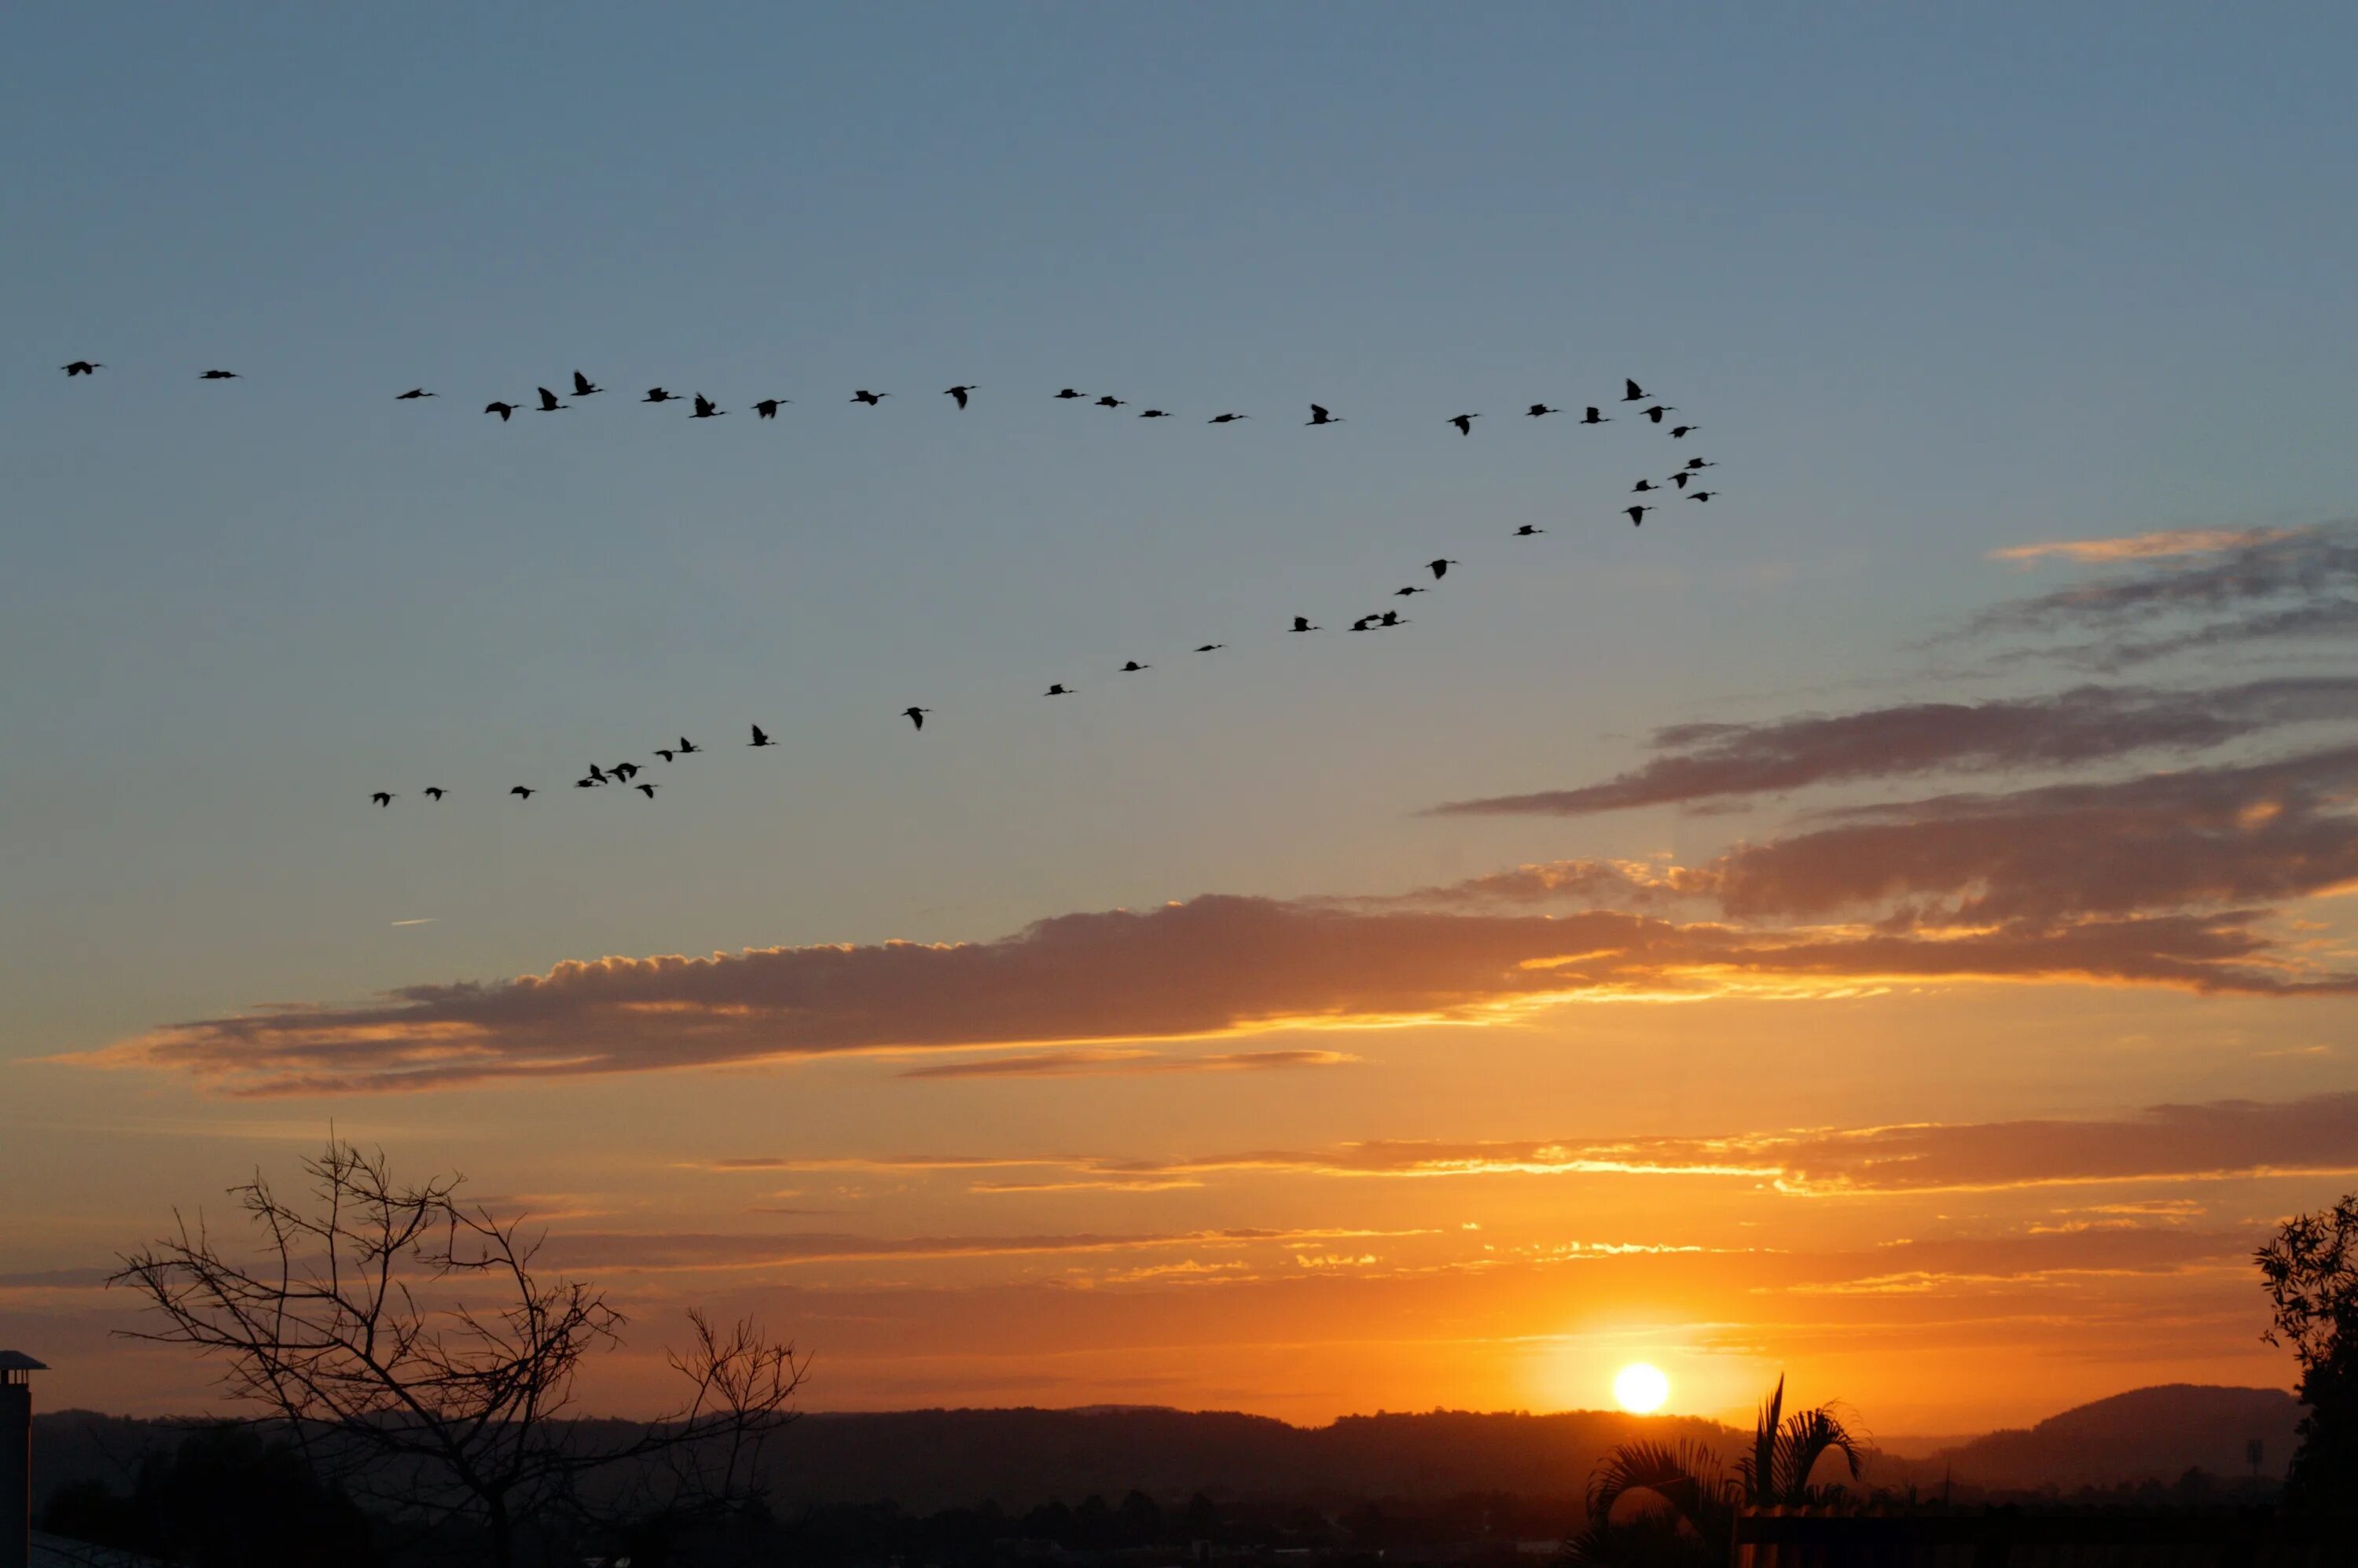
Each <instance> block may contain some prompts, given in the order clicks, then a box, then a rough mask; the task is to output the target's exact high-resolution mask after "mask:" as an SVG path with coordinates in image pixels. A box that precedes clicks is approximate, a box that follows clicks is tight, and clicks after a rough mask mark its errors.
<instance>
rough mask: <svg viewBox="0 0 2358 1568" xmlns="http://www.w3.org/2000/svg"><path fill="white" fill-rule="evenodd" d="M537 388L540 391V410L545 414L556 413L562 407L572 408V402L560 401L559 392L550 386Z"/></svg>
mask: <svg viewBox="0 0 2358 1568" xmlns="http://www.w3.org/2000/svg"><path fill="white" fill-rule="evenodd" d="M537 390H538V392H539V393H540V411H541V412H542V413H543V414H554V413H556V412H557V410H558V409H560V408H570V407H572V406H573V405H571V404H570V403H559V402H558V401H557V394H555V393H553V392H551V391H549V390H548V388H546V387H545V386H544V387H540V388H538V389H537Z"/></svg>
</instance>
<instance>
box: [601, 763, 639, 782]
mask: <svg viewBox="0 0 2358 1568" xmlns="http://www.w3.org/2000/svg"><path fill="white" fill-rule="evenodd" d="M606 771H607V772H608V773H611V774H613V775H614V776H615V777H616V778H618V779H620V780H622V782H623V783H624V784H628V783H630V782H631V781H632V780H633V779H634V778H636V777H638V776H639V764H638V763H636V762H616V763H615V764H614V765H613V766H612V767H611V768H608V769H607V770H606Z"/></svg>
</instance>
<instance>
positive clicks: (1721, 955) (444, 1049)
mask: <svg viewBox="0 0 2358 1568" xmlns="http://www.w3.org/2000/svg"><path fill="white" fill-rule="evenodd" d="M1933 804H1934V807H1935V808H1936V809H1937V808H1938V807H1939V803H1933ZM2282 816H2283V817H2284V819H2286V820H2287V821H2293V820H2294V819H2295V817H2296V813H2295V812H2293V811H2291V810H2287V811H2285V812H2284V813H2283V814H2282ZM1958 820H1959V821H1960V822H1961V824H1963V827H1962V828H1961V832H1960V837H1961V838H1963V840H1964V841H1965V842H1966V843H1968V844H1977V845H1980V846H1981V852H1980V855H1979V857H1978V858H1976V856H1975V855H1974V854H1971V853H1967V852H1964V851H1963V850H1960V851H1956V852H1954V853H1946V852H1945V851H1942V849H1941V846H1940V844H1939V842H1938V840H1937V836H1936V837H1935V841H1934V842H1933V843H1932V844H1930V845H1927V846H1924V847H1922V848H1920V849H1918V851H1917V853H1918V854H1919V855H1920V858H1921V859H1922V860H1923V862H1924V863H1921V864H1919V865H1916V866H1912V867H1906V868H1902V869H1899V870H1895V869H1894V868H1893V867H1891V866H1890V865H1888V864H1886V863H1884V862H1881V861H1879V860H1855V859H1854V858H1852V856H1851V854H1850V852H1849V851H1850V847H1849V845H1848V844H1847V842H1846V840H1844V838H1843V835H1845V834H1847V835H1852V836H1864V837H1866V838H1869V839H1876V836H1877V835H1878V834H1881V835H1884V838H1882V839H1876V843H1877V845H1878V846H1880V848H1878V849H1877V852H1878V853H1879V852H1881V849H1888V848H1891V847H1894V846H1904V838H1905V829H1906V828H1908V827H1909V826H1911V825H1908V824H1899V825H1886V824H1861V825H1858V826H1856V827H1846V828H1840V829H1834V830H1831V831H1830V832H1829V833H1828V834H1826V835H1822V836H1821V838H1822V839H1823V840H1824V842H1823V845H1822V847H1821V848H1822V852H1820V853H1817V854H1814V855H1784V854H1779V853H1776V851H1779V850H1781V849H1784V848H1785V847H1784V846H1767V847H1764V848H1763V849H1761V850H1758V851H1749V850H1747V851H1744V852H1743V855H1742V856H1741V857H1731V858H1730V860H1728V861H1727V862H1725V863H1724V864H1723V865H1722V866H1721V867H1720V868H1718V869H1717V870H1716V871H1714V876H1715V877H1716V878H1717V879H1718V887H1719V892H1718V896H1719V897H1721V898H1722V899H1723V900H1724V901H1725V902H1726V903H1728V904H1729V905H1730V906H1731V907H1740V908H1743V909H1745V910H1747V912H1758V913H1769V912H1775V911H1779V910H1797V909H1804V908H1822V907H1827V906H1830V905H1833V904H1835V903H1840V902H1842V901H1844V900H1845V899H1853V898H1866V897H1873V896H1876V895H1877V894H1882V893H1889V892H1899V891H1907V890H1909V889H1916V890H1925V889H1930V888H1931V887H1933V886H1935V885H1940V886H1944V887H1947V888H1950V889H1952V890H1956V889H1963V887H1965V886H1967V885H1969V884H1971V883H1972V882H1973V881H1974V879H1976V878H1978V877H1979V876H1981V875H1982V874H1984V872H1985V871H1991V872H1995V871H2020V872H2021V874H2023V875H2024V876H2025V877H2027V878H2028V879H2030V880H2031V881H2032V882H2033V883H2034V892H2036V893H2037V896H2034V897H2030V898H2028V899H2027V900H2026V899H2017V900H2015V901H2013V902H2014V903H2017V904H2020V905H2022V906H2023V907H2024V908H2026V909H2027V910H2031V911H2037V910H2051V909H2054V908H2059V907H2063V906H2067V905H2068V906H2077V907H2089V908H2093V907H2098V906H2109V905H2111V904H2114V903H2118V902H2119V899H2118V898H2117V897H2115V896H2113V894H2112V893H2107V894H2105V896H2104V897H2101V898H2098V897H2092V896H2090V892H2104V889H2103V888H2102V887H2098V888H2096V889H2093V890H2082V892H2081V893H2080V894H2078V895H2077V896H2076V897H2066V896H2064V894H2065V893H2066V892H2068V891H2069V889H2068V887H2067V885H2066V883H2067V882H2068V873H2059V872H2058V871H2056V869H2055V868H2054V867H2052V866H2050V865H2048V864H2046V863H2044V862H2043V861H2041V860H2039V857H2038V856H2037V855H2036V854H2035V853H2034V852H2033V849H2032V848H2030V847H2026V846H2023V845H2019V844H2015V843H2012V842H2010V841H2007V840H2006V839H2005V838H2003V836H2002V835H2000V834H1998V832H1997V831H1996V829H1995V828H1993V827H1989V826H1988V825H1987V824H1986V823H1985V824H1983V825H1982V827H1981V828H1980V830H1979V831H1975V829H1974V822H1973V819H1972V818H1970V817H1968V816H1963V814H1962V813H1959V814H1958ZM2031 820H2032V821H2033V823H2034V824H2035V822H2036V821H2037V820H2038V819H2037V818H2036V817H2033V818H2031ZM2301 821H2302V822H2304V823H2305V822H2306V816H2305V815H2304V816H2302V817H2301ZM1914 826H1917V827H1920V826H1921V825H1914ZM2313 830H2314V831H2315V832H2316V833H2317V834H2319V835H2320V836H2322V835H2323V832H2324V829H2323V827H2321V826H2318V827H2315V828H2314V829H2313ZM2293 831H2294V829H2293V828H2288V829H2285V830H2283V831H2282V832H2281V833H2279V832H2275V831H2272V830H2271V829H2270V828H2269V827H2267V826H2266V825H2259V826H2258V827H2255V829H2254V833H2255V836H2256V837H2257V838H2258V839H2259V840H2260V842H2259V843H2258V844H2257V845H2256V846H2254V847H2253V848H2255V850H2257V851H2261V853H2258V854H2257V856H2256V859H2257V860H2259V861H2260V862H2261V863H2259V864H2255V865H2254V866H2251V867H2246V868H2244V874H2243V875H2242V876H2240V877H2238V876H2236V875H2233V874H2231V873H2232V872H2234V871H2235V869H2236V865H2237V862H2236V861H2235V860H2234V855H2233V854H2231V853H2229V852H2228V851H2227V850H2226V849H2222V850H2221V851H2220V852H2219V853H2218V854H2216V855H2214V856H2212V857H2211V858H2210V859H2209V860H2203V859H2201V858H2200V857H2198V858H2197V860H2196V862H2195V863H2194V864H2192V865H2189V866H2172V865H2167V864H2161V863H2158V862H2157V861H2156V860H2155V859H2154V850H2155V848H2156V846H2155V844H2154V843H2153V842H2151V841H2150V840H2149V841H2148V842H2147V844H2145V845H2144V846H2142V847H2141V849H2139V850H2138V851H2137V853H2138V854H2141V855H2142V856H2143V859H2136V858H2135V857H2134V856H2133V855H2132V853H2131V850H2130V849H2129V848H2127V847H2124V848H2123V849H2121V850H2120V852H2119V853H2120V858H2121V860H2122V861H2123V863H2122V864H2120V865H2118V866H2112V865H2109V864H2106V863H2104V860H2105V857H2104V854H2103V849H2104V847H2103V846H2088V845H2082V846H2079V847H2078V859H2077V860H2071V861H2070V862H2069V863H2070V864H2071V865H2072V866H2074V867H2076V869H2077V871H2078V872H2079V873H2080V874H2082V875H2084V876H2086V877H2090V878H2098V879H2099V880H2101V878H2100V873H2104V872H2107V871H2109V872H2110V873H2111V875H2112V879H2113V881H2115V883H2117V884H2119V886H2117V887H2115V889H2114V890H2113V892H2114V893H2118V892H2123V891H2125V888H2126V887H2127V886H2128V885H2130V884H2139V885H2144V884H2150V885H2152V886H2154V887H2158V888H2160V889H2163V890H2164V891H2168V890H2172V889H2180V888H2192V887H2194V886H2195V885H2196V884H2197V883H2198V882H2199V883H2200V884H2201V886H2202V887H2204V888H2212V889H2223V888H2226V887H2229V886H2234V885H2240V883H2241V882H2242V881H2273V882H2275V883H2276V884H2277V885H2281V886H2283V887H2286V888H2294V887H2299V886H2303V885H2308V884H2309V883H2312V882H2315V881H2318V880H2319V878H2318V876H2317V875H2316V874H2315V872H2314V871H2313V870H2311V869H2307V868H2304V867H2300V866H2295V865H2291V864H2288V863H2280V861H2281V857H2282V856H2283V855H2287V854H2289V853H2290V852H2291V851H2292V848H2293V846H2292V845H2291V844H2289V843H2286V844H2282V845H2279V844H2277V838H2283V837H2286V836H2287V835H2289V834H2290V833H2292V832H2293ZM2345 831H2346V829H2345ZM2178 847H2179V846H2177V845H2175V844H2171V843H2163V844H2162V845H2160V848H2161V849H2165V850H2169V849H2176V848H2178ZM2071 848H2072V847H2071V846H2070V845H2068V844H2062V843H2058V844H2057V845H2055V846H2054V849H2055V852H2056V853H2057V854H2059V855H2065V856H2066V857H2067V859H2068V856H2069V851H2070V850H2071ZM2271 848H2273V849H2276V850H2277V855H2278V857H2279V861H2278V862H2275V863H2274V869H2275V873H2276V874H2275V875H2274V876H2273V878H2263V877H2261V876H2260V875H2259V872H2260V871H2262V870H2264V869H2266V865H2267V864H2270V863H2272V862H2269V861H2268V860H2267V856H2266V853H2265V851H2266V850H2267V849H2271ZM1764 857H1765V859H1764ZM1936 861H1937V863H1935V862H1936ZM2091 861H2093V862H2096V863H2086V862H2091ZM1997 900H1998V894H1997V892H1995V891H1993V892H1989V893H1988V894H1986V895H1985V897H1983V898H1982V899H1980V900H1979V901H1968V903H1974V902H1979V903H1984V904H1988V905H1992V906H1993V907H1992V908H1991V909H1989V910H1987V911H1985V912H1984V913H1983V914H1977V915H1976V916H1975V918H1977V919H1981V920H1982V921H1983V924H1982V925H1980V926H1979V927H1978V928H1975V929H1969V930H1958V929H1938V930H1936V929H1934V928H1933V923H1932V921H1931V919H1930V918H1929V917H1927V916H1924V915H1921V914H1919V915H1916V916H1913V917H1911V918H1910V920H1909V922H1908V928H1901V927H1898V926H1887V927H1886V928H1882V929H1871V928H1869V929H1862V928H1857V927H1854V926H1848V925H1844V926H1836V927H1832V928H1818V927H1799V928H1790V929H1781V930H1776V929H1772V930H1760V929H1750V928H1746V927H1741V926H1735V925H1726V924H1725V923H1712V922H1690V923H1683V924H1682V923H1675V922H1671V921H1668V920H1663V919H1660V918H1656V917H1652V916H1649V915H1641V914H1629V913H1626V912H1619V911H1591V912H1585V913H1577V914H1561V915H1553V916H1551V915H1544V914H1447V913H1430V912H1413V911H1397V912H1378V913H1364V912H1354V911H1350V910H1346V909H1339V908H1333V907H1326V906H1319V905H1310V904H1304V903H1285V902H1281V901H1277V900H1271V899H1259V898H1238V897H1231V896H1224V895H1212V896H1206V897H1203V898H1197V899H1194V900H1191V901H1189V902H1187V903H1174V904H1169V905H1165V906H1163V907H1162V908H1159V909H1154V910H1148V911H1143V912H1134V911H1128V910H1115V911H1109V912H1106V913H1102V914H1069V915H1062V916H1058V917H1057V918H1055V919H1053V920H1046V921H1042V922H1040V923H1039V924H1037V925H1033V926H1032V927H1030V928H1029V929H1027V930H1025V931H1023V932H1022V933H1020V934H1019V935H1014V936H1011V937H1007V938H1004V939H1001V940H1000V941H997V942H988V943H967V944H954V945H944V946H932V945H923V944H917V943H905V942H892V943H883V944H879V945H874V946H840V947H838V946H824V947H776V948H765V949H755V950H752V951H748V952H744V953H740V954H736V955H716V956H714V957H704V958H690V957H653V958H604V959H600V960H598V961H596V962H592V963H567V964H560V965H558V966H557V968H555V969H553V970H551V971H549V972H548V973H547V974H546V975H529V976H525V977H524V978H522V979H514V980H506V981H500V982H493V983H478V982H467V983H460V984H450V985H423V986H412V987H408V988H406V989H401V990H397V991H395V992H393V993H392V994H391V995H389V996H387V997H385V998H384V999H382V1000H378V1001H376V1002H373V1003H365V1004H362V1005H358V1006H351V1007H333V1006H275V1007H270V1008H264V1009H256V1010H254V1011H249V1012H243V1013H237V1014H233V1015H229V1016H226V1017H222V1018H213V1019H204V1020H199V1021H196V1022H189V1023H181V1024H174V1025H169V1026H167V1027H165V1028H162V1029H159V1030H156V1031H154V1032H151V1033H148V1034H146V1035H145V1036H143V1037H141V1038H138V1039H135V1040H133V1041H129V1042H126V1043H124V1044H122V1045H120V1046H117V1047H114V1048H111V1049H109V1050H107V1051H103V1052H101V1053H97V1054H94V1055H92V1056H86V1057H83V1058H81V1060H83V1061H85V1062H96V1063H100V1064H108V1065H138V1066H147V1067H161V1068H170V1069H179V1070H184V1071H188V1072H191V1073H194V1074H197V1075H199V1076H202V1077H204V1078H207V1079H209V1080H211V1081H212V1082H214V1083H216V1084H218V1085H220V1086H221V1087H224V1088H226V1089H228V1090H229V1091H230V1092H233V1093H239V1094H247V1095H281V1094H304V1093H311V1094H319V1093H364V1092H371V1091H382V1090H402V1089H419V1088H428V1087H446V1086H449V1085H454V1084H467V1083H483V1082H493V1081H501V1080H511V1081H512V1080H524V1079H537V1078H546V1077H550V1076H585V1075H600V1074H612V1073H626V1072H644V1071H650V1070H658V1069H676V1068H687V1067H709V1066H719V1065H752V1064H760V1063H771V1062H777V1061H781V1060H792V1059H796V1058H808V1057H811V1056H816V1055H820V1054H832V1053H842V1052H852V1051H873V1050H891V1051H911V1050H924V1049H929V1048H941V1047H955V1048H959V1049H965V1048H971V1047H974V1046H987V1045H1005V1046H1027V1045H1059V1046H1063V1045H1092V1044H1103V1043H1107V1042H1112V1041H1138V1040H1180V1039H1196V1038H1206V1037H1215V1036H1221V1035H1233V1034H1239V1033H1251V1032H1257V1031H1262V1030H1269V1029H1276V1028H1303V1027H1323V1028H1343V1027H1356V1028H1368V1027H1380V1026H1387V1025H1397V1024H1405V1023H1415V1022H1484V1021H1490V1020H1498V1019H1506V1018H1512V1017H1517V1016H1522V1015H1527V1014H1528V1013H1530V1012H1531V1011H1533V1010H1535V1009H1538V1008H1541V1007H1545V1006H1549V1005H1552V1004H1555V1003H1560V1002H1563V1001H1567V1000H1612V999H1638V998H1646V997H1660V996H1707V995H1714V994H1736V993H1752V994H1772V995H1777V994H1783V995H1799V994H1823V992H1824V990H1825V989H1827V988H1829V987H1845V986H1851V985H1855V984H1859V983H1874V982H1881V981H1887V980H1893V979H2084V980H2113V981H2125V982H2136V983H2148V984H2164V985H2174V986H2182V987H2186V988H2189V989H2196V990H2204V991H2243V992H2250V993H2257V994H2293V993H2300V992H2318V991H2334V990H2346V989H2353V981H2352V980H2351V979H2349V978H2347V977H2344V976H2342V975H2340V974H2338V973H2333V972H2326V971H2311V970H2310V969H2309V968H2302V967H2300V966H2298V965H2296V964H2295V963H2294V961H2293V959H2292V957H2289V956H2288V955H2287V954H2285V953H2284V952H2282V951H2280V950H2279V949H2278V948H2277V946H2275V945H2274V944H2273V943H2272V942H2271V941H2270V940H2269V939H2268V938H2267V937H2266V936H2265V935H2262V934H2261V933H2260V932H2259V931H2258V930H2257V929H2256V928H2255V921H2256V918H2257V917H2256V915H2255V914H2253V913H2252V912H2249V911H2233V910H2229V911H2218V912H2212V913H2201V914H2164V915H2130V916H2124V917H2118V918H2102V919H2099V918H2087V919H2076V920H2072V921H2069V922H2058V921H2056V920H2053V919H2033V918H2029V917H2028V916H2027V915H2026V916H2025V917H2021V918H2016V919H2012V920H2001V921H1990V920H1988V919H1987V918H1986V914H1995V913H1999V912H1998V911H1996V909H1995V907H1994V906H1995V904H1996V902H1997Z"/></svg>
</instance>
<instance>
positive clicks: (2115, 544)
mask: <svg viewBox="0 0 2358 1568" xmlns="http://www.w3.org/2000/svg"><path fill="white" fill-rule="evenodd" d="M2293 532H2294V530H2292V529H2289V528H2174V529H2169V530H2166V531H2163V532H2160V533H2154V534H2130V535H2123V536H2121V537H2117V538H2111V539H2050V540H2046V541H2044V542H2042V543H2039V544H2035V545H2008V546H2005V547H2003V548H2001V549H1996V550H1992V551H1991V552H1990V553H1989V558H1990V559H1991V560H1994V561H2017V562H2029V561H2037V560H2047V559H2050V558H2051V559H2060V560H2067V561H2083V562H2112V561H2147V560H2156V559H2159V558H2162V557H2169V556H2204V555H2215V554H2217V553H2218V552H2219V551H2221V550H2233V549H2239V548H2242V547H2244V546H2249V545H2259V544H2266V543H2268V542H2270V541H2272V540H2276V539H2282V538H2287V537H2289V536H2290V535H2292V533H2293Z"/></svg>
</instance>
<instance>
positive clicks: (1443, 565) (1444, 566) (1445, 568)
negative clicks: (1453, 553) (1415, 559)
mask: <svg viewBox="0 0 2358 1568" xmlns="http://www.w3.org/2000/svg"><path fill="white" fill-rule="evenodd" d="M1424 564H1425V565H1426V566H1428V567H1431V568H1433V580H1434V581H1436V582H1438V581H1440V580H1441V579H1443V578H1445V577H1447V576H1448V575H1449V568H1452V567H1454V566H1457V565H1460V564H1461V563H1459V562H1457V561H1451V560H1437V561H1427V562H1425V563H1424Z"/></svg>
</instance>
